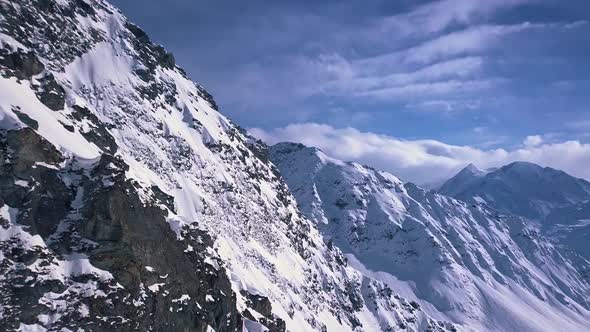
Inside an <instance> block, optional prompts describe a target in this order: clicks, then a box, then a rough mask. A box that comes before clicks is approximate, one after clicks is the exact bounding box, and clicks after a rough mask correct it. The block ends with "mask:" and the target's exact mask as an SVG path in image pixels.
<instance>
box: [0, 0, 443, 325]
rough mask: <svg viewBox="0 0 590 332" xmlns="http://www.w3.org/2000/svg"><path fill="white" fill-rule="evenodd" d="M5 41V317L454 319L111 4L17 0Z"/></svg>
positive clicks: (68, 320) (1, 185)
mask: <svg viewBox="0 0 590 332" xmlns="http://www.w3.org/2000/svg"><path fill="white" fill-rule="evenodd" d="M0 40H1V41H2V44H1V47H0V76H1V77H0V152H1V154H2V158H0V159H1V160H3V162H2V163H1V164H0V167H2V172H0V198H1V201H0V203H1V205H0V207H2V209H4V210H2V211H4V212H6V213H4V212H3V214H2V216H1V217H0V222H1V227H2V230H3V231H2V238H1V239H0V253H1V256H0V272H2V276H3V277H2V278H0V288H1V289H2V294H8V296H6V297H2V303H1V305H0V308H2V309H1V312H0V313H1V316H2V320H0V329H3V330H26V329H27V328H33V327H34V328H37V329H40V330H43V329H47V330H60V329H69V330H77V329H79V328H82V329H88V330H122V331H126V330H137V329H139V330H156V331H161V330H195V331H208V330H211V329H213V330H218V331H236V330H241V329H242V328H246V329H249V330H271V331H282V330H286V329H288V330H292V331H322V330H329V331H341V330H357V331H377V330H388V329H389V330H391V329H397V328H401V327H402V326H403V327H404V328H406V329H409V330H415V331H421V330H433V331H442V330H453V329H454V327H453V326H452V325H451V324H448V323H444V322H442V321H439V320H434V319H432V318H431V317H429V316H428V315H427V314H425V313H424V311H422V310H421V309H420V308H419V307H417V306H415V305H414V304H413V302H411V301H408V300H405V299H404V298H402V297H401V296H399V295H397V294H395V292H394V291H393V290H392V289H391V288H389V287H387V286H386V285H384V284H383V283H380V282H378V281H376V280H372V279H370V278H366V277H365V276H363V275H362V274H361V273H359V271H357V270H355V269H353V268H351V267H350V266H348V265H347V264H346V260H345V258H344V257H343V256H342V254H341V252H340V251H339V250H338V249H337V248H335V247H333V246H331V245H330V246H328V245H326V244H325V243H324V242H325V241H324V239H323V238H322V236H321V235H320V234H319V232H318V230H317V229H316V228H315V226H314V225H313V224H311V223H310V222H309V221H308V220H306V219H305V218H303V217H302V215H301V213H300V212H299V210H298V209H297V206H296V203H295V200H294V198H293V197H292V196H291V194H290V193H289V191H288V188H287V186H286V185H285V184H284V183H283V182H282V181H281V180H280V179H279V176H278V172H277V170H276V168H275V167H274V166H273V165H272V164H271V163H270V162H269V161H268V160H267V155H268V153H267V151H266V147H265V146H264V145H263V144H261V143H260V142H257V141H255V140H253V139H252V138H251V137H248V136H247V135H246V134H245V133H244V132H243V131H242V130H241V129H240V128H239V127H237V126H235V125H234V124H233V123H231V122H230V121H229V120H228V119H226V118H225V117H223V116H222V115H221V114H219V113H218V112H217V111H216V106H215V103H214V101H213V99H212V98H211V96H210V95H209V94H207V93H206V92H205V91H204V90H203V89H202V88H201V87H200V86H198V85H196V84H194V83H193V82H191V81H190V80H189V79H188V78H187V77H186V75H185V74H184V72H183V71H182V70H181V69H180V68H179V67H178V66H176V64H175V63H174V59H173V57H172V56H171V55H170V54H168V53H167V52H166V51H165V50H164V49H163V48H162V47H160V46H158V45H154V44H153V43H151V42H150V40H149V38H148V37H147V35H146V34H145V33H144V32H143V31H141V30H140V29H139V28H138V27H136V26H134V25H132V24H130V23H128V22H127V20H126V19H125V18H124V17H123V15H122V14H120V13H119V12H118V11H117V10H116V9H114V8H113V7H112V6H110V5H109V4H107V3H106V2H104V1H86V0H75V1H74V0H59V1H51V0H23V1H19V2H18V3H15V2H13V1H7V0H2V1H0ZM75 257H77V258H76V259H73V258H75ZM39 266H40V267H42V268H37V267H39ZM73 266H76V268H73ZM62 270H63V271H62ZM52 271H57V276H58V277H57V278H53V277H51V276H52V275H54V274H55V273H54V272H52ZM68 271H77V272H75V273H71V272H68ZM52 273H53V274H52ZM107 276H108V278H107ZM111 276H112V277H111ZM23 290H25V291H23ZM68 304H70V305H68ZM71 304H74V306H73V307H74V308H73V307H72V306H71ZM77 308H80V310H77Z"/></svg>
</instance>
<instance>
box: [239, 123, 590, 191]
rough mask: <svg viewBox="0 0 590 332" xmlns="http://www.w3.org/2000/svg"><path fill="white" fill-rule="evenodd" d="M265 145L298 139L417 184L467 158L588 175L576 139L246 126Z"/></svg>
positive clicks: (585, 151) (586, 156) (585, 154)
mask: <svg viewBox="0 0 590 332" xmlns="http://www.w3.org/2000/svg"><path fill="white" fill-rule="evenodd" d="M250 132H251V133H252V134H253V135H255V136H256V137H259V138H261V139H262V140H264V141H266V142H267V143H269V144H275V143H278V142H283V141H290V142H300V143H303V144H305V145H308V146H315V147H318V148H320V149H321V150H322V151H324V152H325V153H326V154H328V155H331V156H333V157H336V158H339V159H342V160H352V161H356V162H360V163H364V164H368V165H370V166H373V167H376V168H378V169H382V170H385V171H389V172H391V173H393V174H395V175H397V176H399V177H401V178H403V179H405V180H408V181H412V182H416V183H419V184H425V183H435V182H438V181H440V180H442V179H445V178H448V177H450V176H452V175H453V174H455V173H456V172H457V171H458V170H460V169H461V168H462V167H464V166H465V165H467V164H469V163H474V164H476V165H477V166H479V167H482V168H488V167H498V166H502V165H505V164H508V163H510V162H513V161H518V160H523V161H530V162H534V163H537V164H539V165H542V166H549V167H553V168H557V169H562V170H564V171H566V172H568V173H570V174H572V175H574V176H578V177H582V178H586V179H590V169H589V168H588V167H587V165H590V144H582V143H580V142H578V141H564V142H560V143H551V144H549V143H543V142H542V140H541V141H539V140H537V139H532V140H533V141H535V143H538V144H535V145H534V146H524V147H522V148H519V149H514V150H505V149H490V150H485V149H479V148H475V147H470V146H456V145H450V144H446V143H442V142H439V141H435V140H402V139H398V138H395V137H391V136H387V135H379V134H375V133H371V132H361V131H359V130H357V129H354V128H334V127H332V126H329V125H322V124H316V123H301V124H292V125H289V126H286V127H283V128H276V129H273V130H270V131H266V130H262V129H259V128H253V129H250Z"/></svg>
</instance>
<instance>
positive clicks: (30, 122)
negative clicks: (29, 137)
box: [12, 108, 39, 130]
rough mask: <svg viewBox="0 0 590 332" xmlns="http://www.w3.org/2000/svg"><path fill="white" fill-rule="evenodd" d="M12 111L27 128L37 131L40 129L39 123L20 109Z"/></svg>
mask: <svg viewBox="0 0 590 332" xmlns="http://www.w3.org/2000/svg"><path fill="white" fill-rule="evenodd" d="M12 111H13V112H14V114H16V116H17V117H18V119H19V120H21V121H22V122H23V123H24V124H26V125H27V126H29V127H31V128H33V129H35V130H37V129H39V122H37V121H36V120H34V119H32V118H31V117H30V116H28V115H26V114H25V113H22V112H21V111H19V110H18V108H13V109H12Z"/></svg>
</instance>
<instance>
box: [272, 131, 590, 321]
mask: <svg viewBox="0 0 590 332" xmlns="http://www.w3.org/2000/svg"><path fill="white" fill-rule="evenodd" d="M270 156H271V160H272V161H273V162H274V163H275V164H276V165H277V166H278V168H279V169H280V171H281V174H282V176H283V177H284V178H285V180H286V182H287V184H288V186H289V188H290V189H291V191H292V192H293V194H294V195H295V198H296V199H297V201H298V204H299V206H300V208H301V211H302V212H303V213H304V214H306V215H307V216H308V217H309V218H310V219H311V220H312V221H315V222H316V223H317V224H318V227H319V229H320V232H321V233H322V234H323V235H324V237H326V238H328V239H330V240H331V241H332V242H333V243H334V244H335V245H336V246H338V247H339V248H341V249H342V251H343V252H344V254H345V255H346V256H347V257H348V258H349V261H351V262H352V263H351V264H353V266H355V267H357V268H359V269H360V270H361V271H364V273H365V274H366V275H369V276H372V277H375V278H377V279H379V280H381V281H383V282H385V283H386V284H388V285H390V286H391V287H392V288H394V289H398V290H403V292H402V294H404V295H405V296H410V297H416V298H418V299H419V301H418V303H419V304H420V305H421V307H423V308H425V310H426V311H427V312H429V313H430V314H431V315H434V316H435V317H437V314H438V315H439V316H438V317H445V319H448V320H451V321H454V322H458V323H459V324H461V325H459V326H462V327H466V328H467V329H469V328H471V329H473V330H510V329H515V328H516V327H517V326H518V327H519V328H518V329H521V330H548V331H549V330H552V329H555V328H558V327H557V325H556V326H553V327H551V324H553V322H552V321H545V323H543V324H539V325H535V323H531V322H530V321H528V320H530V319H532V318H530V317H526V316H524V317H519V316H518V313H517V312H512V311H513V309H508V308H511V307H513V306H514V305H515V304H514V303H516V302H519V301H520V300H518V299H517V298H528V300H527V301H526V302H527V303H528V304H524V303H521V304H520V306H522V307H521V308H520V310H522V311H523V312H530V311H529V310H528V309H525V308H526V307H527V306H529V305H532V306H533V307H536V305H533V303H534V300H532V298H529V296H532V297H533V298H535V297H537V296H540V294H544V295H542V296H540V298H542V299H543V301H550V300H548V299H549V298H551V297H552V296H556V298H560V297H561V295H557V294H554V295H549V294H550V293H551V292H552V291H549V292H546V291H544V290H542V289H545V288H544V287H548V288H546V289H547V290H551V289H552V290H555V289H557V288H559V287H560V286H558V285H557V284H555V285H553V286H549V285H548V284H545V281H541V280H569V281H568V282H574V284H577V286H573V284H572V287H574V288H578V287H579V289H580V290H581V293H580V295H581V294H584V293H585V292H587V291H584V290H582V289H585V288H586V287H587V285H586V284H587V281H585V280H584V277H583V276H582V275H581V272H580V271H578V269H577V267H576V263H574V262H573V261H570V258H567V257H566V256H567V255H566V254H565V253H562V252H561V251H560V250H561V249H559V248H557V247H554V246H553V245H551V244H550V241H548V240H547V239H546V238H543V237H540V236H539V234H538V233H537V232H536V230H535V229H534V228H531V227H529V226H528V225H527V223H526V222H525V221H524V220H522V219H520V218H518V217H512V216H503V215H501V214H499V213H498V212H495V211H494V210H490V209H488V208H486V207H484V206H482V205H479V204H466V203H463V202H461V201H457V200H454V199H452V198H449V197H445V196H441V195H438V194H436V193H433V192H427V191H424V190H422V189H421V188H419V187H417V186H415V185H413V184H411V183H404V182H402V181H400V180H399V179H398V178H396V177H395V176H393V175H391V174H389V173H386V172H382V171H377V170H374V169H371V168H367V167H364V166H362V165H358V164H356V163H346V162H342V161H338V160H334V159H333V158H330V157H327V156H324V154H323V153H322V152H321V151H318V150H317V149H312V148H307V147H305V146H303V145H300V144H292V143H280V144H277V145H275V146H273V147H271V154H270ZM508 257H513V258H514V259H513V258H508ZM516 257H519V258H518V259H516ZM550 266H552V267H551V268H550ZM563 269H566V270H567V271H569V272H567V274H568V276H566V275H562V276H559V274H560V273H561V272H563V271H564V270H563ZM532 270H534V271H537V272H535V273H534V275H536V276H533V275H532V274H531V275H530V274H529V273H528V272H525V271H532ZM516 271H520V272H516ZM541 271H545V272H541ZM549 271H553V272H549ZM547 272H548V273H549V274H552V276H551V277H549V276H546V277H540V276H541V275H543V274H544V273H547ZM570 273H571V274H570ZM525 275H526V277H524V276H525ZM523 277H524V279H523ZM538 277H540V279H536V278H538ZM528 278H531V279H528ZM451 280H461V282H460V283H454V282H452V281H451ZM534 280H536V281H534ZM574 280H577V281H574ZM578 282H579V283H578ZM558 284H559V282H558ZM434 285H436V286H434ZM542 285H545V286H542ZM585 285H586V286H585ZM504 287H507V288H504ZM488 289H489V290H488ZM565 289H570V290H571V289H572V288H569V287H566V288H565ZM497 290H503V291H502V292H503V295H502V296H501V297H502V298H504V299H508V298H513V299H514V301H515V302H512V300H507V302H502V301H497V300H492V299H493V298H496V297H498V296H499V294H498V293H496V291H497ZM515 292H516V293H518V294H520V295H518V296H516V298H515V297H514V296H515V295H514V294H515ZM566 292H568V291H567V290H566ZM525 294H529V295H525ZM572 296H574V297H575V298H577V299H578V300H577V301H581V302H578V303H581V304H582V307H585V308H586V309H582V311H581V312H584V311H586V310H587V305H588V304H587V303H586V304H584V302H585V300H583V299H584V295H581V296H576V295H573V294H572ZM483 299H485V300H483ZM480 301H483V302H480ZM486 301H497V302H494V306H495V307H496V308H505V309H497V310H499V311H495V310H496V309H492V308H490V307H488V306H487V305H486V304H485V303H486ZM466 303H469V305H466ZM558 307H559V306H558ZM560 310H561V309H557V308H549V307H546V308H545V309H541V308H540V307H536V309H534V311H541V312H546V314H547V315H549V313H552V312H556V311H560ZM567 310H569V309H566V311H567ZM500 312H502V314H500ZM573 312H578V309H573ZM496 314H498V315H499V316H498V317H496V316H495V315H496ZM575 315H576V314H574V316H575ZM583 316H584V315H582V317H583ZM553 319H555V320H559V318H557V317H554V318H553ZM578 319H581V320H579V321H580V322H584V321H585V320H586V319H587V318H576V319H574V320H578ZM533 320H538V321H544V318H542V317H537V318H535V319H533ZM462 324H464V325H462ZM527 324H533V325H527ZM581 324H582V326H583V325H584V324H585V323H581ZM533 326H534V327H533ZM559 328H561V327H559ZM577 328H581V326H580V327H577Z"/></svg>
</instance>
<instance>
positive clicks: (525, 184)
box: [439, 162, 590, 221]
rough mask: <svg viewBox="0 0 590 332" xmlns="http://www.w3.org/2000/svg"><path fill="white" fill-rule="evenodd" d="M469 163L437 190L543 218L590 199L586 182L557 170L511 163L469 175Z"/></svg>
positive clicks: (519, 213)
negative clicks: (478, 198)
mask: <svg viewBox="0 0 590 332" xmlns="http://www.w3.org/2000/svg"><path fill="white" fill-rule="evenodd" d="M472 167H473V166H472V165H471V166H468V167H467V168H465V169H464V170H462V171H461V172H459V173H458V174H457V175H456V176H455V177H453V178H451V179H449V180H448V181H447V182H446V183H445V184H444V185H443V186H442V187H441V189H440V190H439V191H440V192H441V193H443V194H446V195H450V196H453V197H455V198H458V199H461V200H465V201H470V200H473V198H474V197H480V198H481V199H482V200H483V201H485V202H486V203H487V204H489V205H490V206H493V207H494V208H496V209H498V210H501V211H503V212H507V213H511V214H515V215H519V216H523V217H526V218H529V219H532V220H541V221H542V220H545V219H546V218H547V216H548V215H549V214H550V213H551V211H552V210H554V209H557V208H561V207H565V206H569V205H572V204H576V203H580V202H583V201H587V200H589V199H590V182H588V181H585V180H582V179H578V178H575V177H573V176H570V175H568V174H567V173H564V172H562V171H559V170H555V169H552V168H549V167H545V168H543V167H541V166H539V165H536V164H532V163H527V162H515V163H512V164H509V165H506V166H504V167H501V168H499V169H498V170H496V171H493V172H490V173H487V174H481V173H479V174H475V175H470V173H471V172H470V170H471V169H472Z"/></svg>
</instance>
